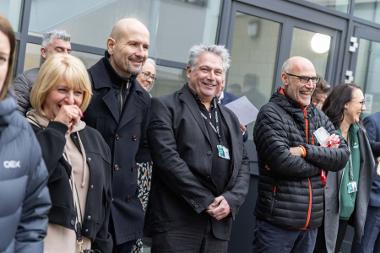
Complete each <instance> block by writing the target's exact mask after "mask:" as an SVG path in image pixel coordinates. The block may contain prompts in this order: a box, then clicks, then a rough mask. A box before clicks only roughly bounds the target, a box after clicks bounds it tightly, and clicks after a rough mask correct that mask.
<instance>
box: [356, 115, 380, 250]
mask: <svg viewBox="0 0 380 253" xmlns="http://www.w3.org/2000/svg"><path fill="white" fill-rule="evenodd" d="M363 122H364V125H365V127H366V129H367V134H368V140H369V143H370V145H371V149H372V154H373V157H374V160H375V161H376V162H377V163H379V160H380V159H379V158H380V157H379V156H380V112H377V113H374V114H372V115H369V116H367V117H365V118H364V120H363ZM377 165H378V164H376V166H377ZM379 229H380V176H379V175H377V173H376V167H375V171H374V173H373V179H372V186H371V193H370V196H369V203H368V209H367V218H366V222H365V226H364V234H363V237H362V240H361V243H359V242H357V241H356V240H354V241H353V242H352V247H351V252H352V253H361V252H379V251H380V236H379V235H380V231H379ZM372 250H373V251H372Z"/></svg>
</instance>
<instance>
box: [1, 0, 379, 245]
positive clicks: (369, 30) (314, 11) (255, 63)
mask: <svg viewBox="0 0 380 253" xmlns="http://www.w3.org/2000/svg"><path fill="white" fill-rule="evenodd" d="M0 13H2V14H3V15H5V16H6V17H7V18H8V19H9V20H10V22H11V24H12V26H13V28H14V31H15V33H16V38H17V48H18V50H17V52H16V54H17V55H16V66H15V73H14V74H15V75H16V74H19V73H21V72H23V71H25V70H28V69H31V68H35V67H39V66H40V63H41V57H40V44H41V40H42V39H41V37H42V34H43V33H45V32H47V31H49V30H52V29H64V30H66V31H67V32H68V33H69V34H70V35H71V37H72V40H71V42H72V49H73V52H72V54H73V55H74V56H77V57H79V58H80V59H81V60H82V61H83V62H84V63H85V65H86V67H91V66H92V65H93V64H94V63H95V62H97V61H98V60H99V59H100V58H101V57H103V55H104V51H105V49H106V41H107V38H108V37H109V35H110V32H111V29H112V27H113V25H114V24H115V23H116V22H117V21H118V20H119V19H121V18H125V17H135V18H137V19H139V20H140V21H142V22H143V23H144V24H145V25H146V26H147V27H148V29H149V31H150V34H151V41H150V43H151V47H150V49H149V56H150V57H152V58H154V59H155V60H156V63H157V74H156V76H157V81H156V83H155V85H154V88H153V90H152V91H151V93H152V95H153V96H160V95H165V94H169V93H172V92H174V91H175V90H178V89H179V88H180V87H181V86H182V85H183V84H184V83H186V82H187V77H186V71H185V70H186V64H187V57H188V56H187V53H188V50H189V48H190V47H191V46H192V45H194V44H199V43H217V44H223V45H226V47H227V48H228V49H229V50H230V52H231V58H232V62H231V68H230V70H229V72H228V74H227V77H226V89H227V91H228V92H231V93H233V94H235V95H237V96H243V95H245V96H247V98H248V99H249V100H250V101H251V102H252V103H253V104H254V105H255V106H256V107H257V108H258V109H260V107H261V106H262V105H263V104H265V103H266V102H267V101H268V99H269V98H270V96H271V94H272V93H273V92H274V91H275V90H276V89H277V88H278V87H280V86H281V85H282V83H281V80H280V74H281V66H282V63H283V62H284V61H285V60H286V59H287V58H289V57H291V56H296V55H299V56H304V57H306V58H308V59H310V60H311V61H312V62H313V64H314V66H315V67H316V71H317V73H318V74H320V75H321V76H323V77H325V79H326V80H327V81H328V82H329V83H330V85H331V86H332V87H334V86H335V85H337V84H338V83H340V82H354V83H356V84H358V85H359V86H361V87H362V90H363V92H364V94H365V100H366V107H367V111H366V112H364V115H363V116H367V115H369V114H372V113H375V112H377V111H379V110H380V85H379V84H377V81H376V78H377V77H380V71H379V70H380V0H241V1H235V0H64V1H62V0H55V1H51V0H0ZM376 69H378V71H376ZM253 125H254V124H253V123H252V124H250V125H248V132H249V141H248V142H247V144H246V146H247V148H248V151H249V156H250V159H251V188H250V192H249V195H248V197H247V199H246V203H245V204H244V206H243V207H242V208H241V211H240V214H239V215H238V216H237V220H236V222H235V224H234V227H233V233H232V237H231V241H230V250H229V252H251V242H252V239H253V238H252V236H253V226H254V216H253V209H254V205H255V201H256V189H257V175H258V169H257V156H256V151H255V146H254V144H253V141H252V134H253ZM349 233H350V231H348V234H349ZM347 236H348V237H347V238H348V239H347V240H348V241H351V239H350V238H349V236H350V235H347ZM349 247H350V244H349V243H345V244H344V245H343V247H342V250H341V251H342V252H349Z"/></svg>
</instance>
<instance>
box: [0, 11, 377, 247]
mask: <svg viewBox="0 0 380 253" xmlns="http://www.w3.org/2000/svg"><path fill="white" fill-rule="evenodd" d="M148 49H149V31H148V30H147V28H146V27H145V26H144V25H143V24H142V23H141V22H139V21H137V20H136V19H122V20H120V21H118V22H117V23H116V24H115V26H114V27H113V29H112V31H111V34H110V37H109V38H108V40H107V50H106V51H105V54H104V57H103V58H102V59H100V60H99V61H98V62H97V63H96V64H95V65H94V66H92V67H91V68H89V69H88V70H86V68H85V66H84V64H83V63H82V62H81V61H80V60H79V59H78V58H76V57H73V56H71V55H70V52H71V46H70V36H69V35H68V34H67V33H66V32H64V31H53V32H51V33H47V34H45V35H44V37H43V43H42V47H41V55H42V58H43V61H44V63H43V64H42V66H41V68H39V69H33V70H29V71H26V72H24V73H22V74H20V75H19V76H17V77H16V78H15V80H14V82H13V86H14V90H15V93H16V95H15V94H14V93H13V91H12V88H11V87H12V85H11V83H12V82H11V79H12V78H11V77H12V67H13V59H14V51H15V36H14V33H13V30H12V28H11V26H10V25H9V23H8V21H7V20H6V19H5V18H4V17H3V16H1V15H0V160H1V164H0V169H1V170H0V203H2V208H0V238H1V240H0V252H45V253H48V252H54V253H57V252H69V253H74V252H98V253H99V252H100V253H110V252H114V253H130V252H140V250H141V247H142V242H141V238H142V237H143V235H145V236H150V237H152V252H155V253H156V252H164V253H166V252H218V253H220V252H227V248H228V240H229V238H230V233H231V226H232V221H233V220H234V219H235V217H236V215H237V213H238V211H239V208H240V207H241V205H242V204H243V202H244V200H245V197H246V195H247V193H248V186H249V179H250V169H249V159H248V156H247V150H246V148H245V146H244V142H245V141H246V139H247V134H248V133H247V130H246V127H245V126H243V125H242V124H240V123H239V121H238V119H237V117H236V115H235V114H234V113H233V112H232V111H230V110H229V109H228V108H227V107H225V106H224V103H225V102H223V99H225V101H226V99H230V100H234V99H236V98H235V97H233V96H232V94H229V93H227V92H224V91H223V90H224V85H225V74H226V72H227V70H228V68H229V66H230V55H229V53H228V51H227V49H226V48H225V47H224V46H220V45H212V44H211V45H203V44H201V45H195V46H193V47H192V48H191V49H190V51H189V60H188V66H187V69H186V72H187V77H188V80H189V81H188V83H187V84H185V85H184V86H183V87H182V88H181V89H180V90H178V91H176V92H174V93H173V94H170V95H167V96H162V97H152V96H151V95H150V94H149V91H150V90H151V89H152V87H153V83H154V80H155V78H156V77H155V76H156V65H155V62H154V61H153V60H152V59H148ZM319 79H320V77H318V76H317V74H316V72H315V69H314V66H313V64H312V63H311V62H310V61H309V60H307V59H305V58H302V57H292V58H290V59H288V60H287V61H286V62H285V63H284V65H283V67H282V74H281V80H282V81H283V83H284V87H282V88H280V89H278V90H277V91H276V92H275V93H274V94H273V96H272V98H271V99H270V101H269V103H267V104H266V105H264V106H263V107H262V108H261V110H260V113H259V115H258V117H257V120H256V124H255V127H254V133H253V135H254V141H255V144H256V148H257V154H258V161H259V172H260V176H259V184H258V195H259V197H258V199H257V203H256V208H255V215H256V225H255V228H254V236H255V238H254V242H253V252H281V253H283V252H313V251H314V252H338V250H339V248H340V245H341V244H342V240H343V236H344V234H345V230H346V227H347V225H348V224H353V225H354V227H355V239H356V241H357V245H356V246H355V247H357V248H360V247H362V246H361V245H363V244H360V240H361V238H362V237H363V234H364V233H365V227H366V226H369V225H367V224H366V225H365V223H366V215H367V207H368V202H369V198H370V192H371V183H372V177H373V171H374V160H373V156H372V151H371V144H370V143H369V141H368V139H367V134H366V129H365V127H364V126H363V124H362V123H361V119H360V114H361V112H362V111H363V110H365V106H364V104H363V103H364V96H363V93H362V91H361V90H360V87H359V86H356V85H353V84H339V85H337V86H336V87H335V88H334V89H333V90H332V91H331V93H330V95H329V96H328V97H327V99H326V100H325V101H324V103H323V107H322V110H320V109H318V108H317V105H316V104H315V103H313V102H312V99H311V96H312V93H313V91H314V90H315V87H316V83H317V82H318V81H319ZM15 96H16V98H17V101H18V103H19V104H17V103H16V100H15ZM322 102H323V101H322ZM17 110H19V111H20V113H18V112H17ZM21 114H22V115H21ZM23 116H24V117H26V119H25V118H24V117H23ZM318 131H324V135H325V138H321V137H320V136H318V135H317V134H316V132H318ZM376 144H377V143H376V141H374V142H372V147H375V146H376ZM10 192H11V194H9V193H10ZM144 220H145V222H144ZM318 228H319V230H318ZM365 246H367V245H365ZM355 252H356V251H355ZM357 252H359V251H357ZM363 252H367V251H363Z"/></svg>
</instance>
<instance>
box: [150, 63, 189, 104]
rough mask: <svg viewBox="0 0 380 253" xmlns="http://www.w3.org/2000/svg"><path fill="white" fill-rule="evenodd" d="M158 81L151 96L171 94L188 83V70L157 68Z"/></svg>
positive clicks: (155, 82)
mask: <svg viewBox="0 0 380 253" xmlns="http://www.w3.org/2000/svg"><path fill="white" fill-rule="evenodd" d="M156 77H157V79H156V81H154V86H153V89H152V90H151V91H150V94H151V95H152V96H153V97H158V96H162V95H168V94H171V93H173V92H175V91H177V90H179V89H181V88H182V86H183V85H184V84H185V83H187V82H188V79H187V76H186V70H184V69H175V68H169V67H163V66H158V65H157V66H156Z"/></svg>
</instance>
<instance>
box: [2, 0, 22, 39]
mask: <svg viewBox="0 0 380 253" xmlns="http://www.w3.org/2000/svg"><path fill="white" fill-rule="evenodd" d="M23 2H24V1H23V0H12V1H11V0H1V1H0V13H1V14H2V15H4V16H5V17H6V18H7V19H8V21H9V23H10V24H11V25H12V28H13V30H14V31H16V32H18V31H20V27H19V26H20V20H21V18H20V14H21V9H22V3H23Z"/></svg>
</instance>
